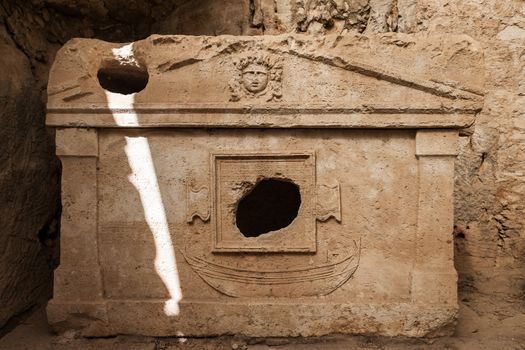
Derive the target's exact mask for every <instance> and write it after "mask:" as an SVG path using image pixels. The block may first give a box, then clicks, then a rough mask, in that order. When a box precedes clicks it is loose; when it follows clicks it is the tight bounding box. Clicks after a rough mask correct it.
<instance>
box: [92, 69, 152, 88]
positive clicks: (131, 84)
mask: <svg viewBox="0 0 525 350" xmlns="http://www.w3.org/2000/svg"><path fill="white" fill-rule="evenodd" d="M97 78H98V82H99V84H100V86H102V87H103V88H104V89H105V90H108V91H111V92H115V93H119V94H123V95H129V94H133V93H136V92H140V91H142V90H144V88H145V87H146V85H148V80H149V74H148V70H147V69H146V68H145V67H143V66H142V65H139V64H132V63H124V62H120V61H117V60H107V61H104V62H103V63H102V65H101V66H100V68H99V70H98V73H97Z"/></svg>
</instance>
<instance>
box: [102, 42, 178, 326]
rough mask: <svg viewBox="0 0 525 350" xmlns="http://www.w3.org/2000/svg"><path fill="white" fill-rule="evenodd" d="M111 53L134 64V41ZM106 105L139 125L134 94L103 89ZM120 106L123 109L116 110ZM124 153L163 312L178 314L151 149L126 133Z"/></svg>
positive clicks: (120, 120) (119, 119)
mask: <svg viewBox="0 0 525 350" xmlns="http://www.w3.org/2000/svg"><path fill="white" fill-rule="evenodd" d="M113 55H114V57H115V58H116V59H117V60H119V61H120V62H122V63H123V64H136V65H138V62H137V61H136V60H135V58H134V57H133V44H129V45H126V46H123V47H121V48H118V49H113ZM106 97H107V101H108V107H109V109H110V110H111V111H112V114H113V118H114V120H115V122H116V123H117V125H119V126H124V127H126V126H127V127H130V126H139V122H138V117H137V114H136V113H135V111H134V106H133V105H134V102H135V94H130V95H122V94H117V93H112V92H109V91H106ZM119 110H124V111H123V112H119ZM125 152H126V156H127V157H128V163H129V166H130V168H131V174H130V175H129V177H128V178H129V180H130V182H131V183H132V184H133V186H135V188H136V189H137V191H138V193H139V196H140V200H141V203H142V207H143V209H144V217H145V219H146V222H147V224H148V226H149V228H150V230H151V233H152V234H153V240H154V241H155V248H156V256H155V270H156V271H157V273H158V275H159V276H160V278H161V279H162V281H163V283H164V285H165V286H166V288H167V290H168V292H169V294H170V299H169V300H167V301H166V302H165V304H164V313H165V314H166V315H168V316H176V315H178V314H179V302H180V300H181V299H182V291H181V288H180V281H179V274H178V270H177V263H176V260H175V251H174V248H173V242H172V240H171V235H170V231H169V227H168V220H167V219H166V210H165V208H164V204H163V201H162V195H161V193H160V188H159V183H158V181H157V174H156V173H155V166H154V164H153V159H152V157H151V150H150V146H149V142H148V139H147V138H146V137H126V148H125Z"/></svg>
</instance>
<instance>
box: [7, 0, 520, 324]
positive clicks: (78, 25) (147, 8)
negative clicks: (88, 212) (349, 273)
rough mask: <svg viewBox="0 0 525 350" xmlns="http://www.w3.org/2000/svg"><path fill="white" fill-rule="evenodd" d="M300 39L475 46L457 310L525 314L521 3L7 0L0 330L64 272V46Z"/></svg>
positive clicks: (459, 225)
mask: <svg viewBox="0 0 525 350" xmlns="http://www.w3.org/2000/svg"><path fill="white" fill-rule="evenodd" d="M292 31H298V32H305V33H309V34H312V35H323V34H324V33H339V34H340V35H348V34H351V33H363V34H364V35H366V34H367V33H385V34H384V35H392V34H389V32H399V33H415V32H425V33H432V34H436V33H439V34H443V35H446V34H449V33H450V34H452V33H454V34H466V35H469V36H471V37H473V38H474V39H476V40H478V41H479V43H480V45H482V47H483V50H484V52H485V64H486V67H485V68H486V70H485V80H486V99H485V106H484V109H483V111H482V112H481V113H480V115H479V116H478V119H477V122H476V125H474V126H473V127H472V128H470V129H469V130H465V131H464V132H463V133H462V137H461V154H460V156H459V158H458V160H457V166H456V195H455V206H456V214H455V216H456V223H455V229H454V232H451V235H452V234H453V235H454V237H455V242H456V267H457V269H458V271H459V273H460V281H459V290H460V298H461V300H462V313H464V314H465V313H467V314H472V315H475V317H481V316H483V314H490V315H491V317H496V318H498V319H500V320H508V319H512V318H513V317H515V315H517V314H519V313H520V312H522V313H523V312H524V311H525V237H524V236H525V231H524V224H525V2H524V1H523V0H504V1H502V0H275V1H274V0H221V1H218V0H216V1H212V0H27V1H17V0H0V151H1V152H0V160H1V161H0V164H1V166H0V198H1V199H2V204H1V205H0V328H1V327H2V326H3V325H4V324H5V323H6V322H7V321H8V320H9V319H10V318H11V317H12V316H13V315H16V314H18V313H20V312H23V311H24V310H27V309H28V308H30V307H31V306H32V305H34V304H35V303H38V302H39V301H41V300H45V299H46V298H49V297H50V295H51V290H52V271H53V269H54V268H55V267H56V266H57V264H58V262H59V257H58V244H59V239H58V238H59V231H60V227H59V222H60V221H59V216H60V200H59V197H60V186H59V182H60V164H59V162H58V160H57V159H56V158H55V156H54V144H53V143H54V141H53V139H54V135H53V134H52V131H51V130H46V128H45V126H44V120H45V102H46V90H45V88H46V84H47V74H48V71H49V69H50V66H51V64H52V62H53V58H54V55H55V53H56V51H57V50H58V49H59V48H60V47H61V45H63V44H64V43H65V42H66V41H67V40H69V39H71V38H74V37H89V38H100V39H103V40H109V41H118V42H125V41H133V40H138V39H141V38H145V37H147V36H148V35H149V34H152V33H161V34H193V35H220V34H232V35H264V34H278V33H286V32H292ZM392 59H393V60H395V57H392ZM450 59H451V60H453V59H454V58H453V57H451V58H450ZM460 326H461V327H463V328H464V327H467V328H468V325H460ZM471 331H472V332H474V331H475V330H471Z"/></svg>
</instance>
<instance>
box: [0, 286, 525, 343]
mask: <svg viewBox="0 0 525 350" xmlns="http://www.w3.org/2000/svg"><path fill="white" fill-rule="evenodd" d="M24 318H25V319H24ZM12 328H13V329H12V330H11V331H10V332H8V333H7V334H4V336H3V337H2V338H1V339H0V350H26V349H27V350H51V349H52V350H84V349H86V350H176V349H188V350H190V349H191V350H216V349H217V350H223V349H224V350H226V349H228V350H230V349H232V350H320V349H322V350H336V349H337V350H339V349H343V350H344V349H381V350H404V349H409V350H412V349H414V350H415V349H450V350H456V349H461V350H463V349H465V350H525V302H524V301H523V300H521V301H520V300H500V299H496V298H495V297H493V296H488V295H482V294H476V295H469V296H464V297H463V298H462V302H461V304H460V317H459V320H458V326H457V328H456V333H455V335H454V336H453V337H445V338H439V339H432V340H419V339H398V338H394V339H392V338H375V337H364V336H340V335H338V336H328V337H322V338H306V339H304V338H301V339H297V338H294V339H273V338H272V339H243V338H238V337H220V338H205V339H186V338H148V337H132V336H119V337H114V338H107V339H84V338H77V337H75V334H74V333H66V334H62V335H55V334H53V333H52V331H51V329H50V328H49V326H48V325H47V321H46V316H45V311H44V308H39V309H36V310H35V311H33V312H32V313H28V314H27V315H26V316H25V317H21V318H20V319H19V320H18V324H17V325H16V327H12ZM4 333H5V330H4Z"/></svg>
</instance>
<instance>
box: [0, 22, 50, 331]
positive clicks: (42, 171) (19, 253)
mask: <svg viewBox="0 0 525 350" xmlns="http://www.w3.org/2000/svg"><path fill="white" fill-rule="evenodd" d="M0 52H1V53H2V54H1V55H0V67H2V70H1V73H0V74H1V80H0V115H1V118H0V140H1V141H0V144H1V146H0V147H1V150H2V153H1V155H0V164H2V166H1V168H0V197H1V198H2V205H1V207H0V218H1V219H0V226H1V229H0V305H1V307H0V325H2V324H4V323H5V322H6V320H7V319H9V317H11V316H12V315H13V314H14V313H16V312H19V311H22V310H24V309H26V308H27V307H28V306H30V305H31V304H32V303H33V302H34V301H35V300H37V299H38V298H39V296H41V295H42V294H43V293H45V294H47V295H50V293H49V292H50V283H49V279H50V278H51V277H52V272H53V268H54V267H55V265H56V263H57V260H56V258H54V254H55V251H56V242H57V240H56V236H57V233H58V219H57V214H58V213H59V210H58V208H59V204H58V203H59V202H58V199H59V188H58V186H57V185H58V182H59V168H58V162H57V160H56V158H55V157H54V156H53V153H52V150H53V147H52V141H51V140H52V135H48V134H47V133H46V131H45V129H44V123H43V121H44V119H43V118H44V105H43V103H42V100H41V98H40V94H39V91H38V90H37V89H34V88H33V85H34V81H33V75H32V73H31V66H30V64H29V60H28V59H27V57H25V56H24V54H23V53H22V52H21V51H19V50H18V49H17V48H16V46H15V43H14V42H13V41H12V40H11V38H10V37H9V35H8V34H7V32H6V31H5V28H4V27H0Z"/></svg>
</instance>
